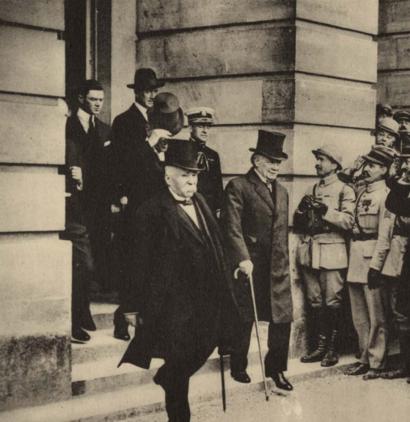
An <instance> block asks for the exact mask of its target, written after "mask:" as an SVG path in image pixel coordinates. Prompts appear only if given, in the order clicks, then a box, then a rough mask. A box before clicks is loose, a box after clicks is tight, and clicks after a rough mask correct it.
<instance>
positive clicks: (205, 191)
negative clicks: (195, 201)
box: [186, 107, 223, 215]
mask: <svg viewBox="0 0 410 422" xmlns="http://www.w3.org/2000/svg"><path fill="white" fill-rule="evenodd" d="M214 114H215V112H214V110H213V109H212V108H209V107H195V108H192V109H190V110H188V111H187V112H186V115H187V117H188V124H189V125H190V126H195V125H203V126H212V125H213V124H214ZM190 141H191V142H195V144H196V145H197V147H198V151H199V152H200V153H202V157H203V158H202V159H203V161H204V164H205V166H206V169H205V170H204V171H203V172H201V173H199V175H198V192H199V193H201V194H202V195H203V196H204V197H205V199H206V202H207V204H208V206H209V207H210V208H211V210H212V212H213V213H214V215H218V214H219V212H220V209H221V207H222V198H223V185H222V171H221V162H220V159H219V154H218V153H217V152H216V151H215V150H213V149H212V148H209V147H208V146H207V145H206V143H205V142H203V141H201V140H200V139H196V138H195V137H194V136H192V133H191V138H190Z"/></svg>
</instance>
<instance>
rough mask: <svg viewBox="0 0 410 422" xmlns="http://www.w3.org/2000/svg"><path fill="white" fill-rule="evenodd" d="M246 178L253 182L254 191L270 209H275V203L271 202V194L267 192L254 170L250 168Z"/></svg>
mask: <svg viewBox="0 0 410 422" xmlns="http://www.w3.org/2000/svg"><path fill="white" fill-rule="evenodd" d="M248 179H249V181H250V182H251V183H253V185H254V188H255V191H256V193H257V194H258V195H259V196H260V197H261V198H262V199H263V201H265V202H266V204H267V205H268V206H269V208H270V209H271V210H272V211H275V205H274V204H273V200H272V195H271V193H270V192H269V189H268V188H267V186H266V185H265V184H264V183H263V182H262V180H261V179H259V177H258V176H257V174H256V173H255V171H254V170H253V169H252V170H250V171H249V173H248Z"/></svg>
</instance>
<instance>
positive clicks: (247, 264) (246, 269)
mask: <svg viewBox="0 0 410 422" xmlns="http://www.w3.org/2000/svg"><path fill="white" fill-rule="evenodd" d="M239 271H241V272H242V273H244V274H245V275H246V276H247V277H250V276H251V275H252V271H253V263H252V261H251V260H250V259H247V260H245V261H241V262H240V263H239Z"/></svg>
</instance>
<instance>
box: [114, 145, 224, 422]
mask: <svg viewBox="0 0 410 422" xmlns="http://www.w3.org/2000/svg"><path fill="white" fill-rule="evenodd" d="M164 165H165V181H166V184H167V187H168V188H167V189H165V190H164V191H162V192H160V193H158V194H157V195H155V196H154V197H152V198H151V199H150V200H149V201H147V202H145V203H144V204H143V205H141V206H140V207H139V208H138V210H137V212H136V214H135V217H134V218H135V225H134V227H135V234H134V245H133V248H132V260H131V264H130V265H131V268H132V273H131V275H132V277H131V278H130V280H129V286H128V294H127V295H126V296H125V297H124V303H123V307H124V311H126V312H127V320H128V321H129V322H130V323H131V324H132V325H137V327H136V332H135V337H134V339H133V341H132V342H131V344H130V346H129V347H128V349H127V351H126V353H125V355H124V356H123V358H122V360H121V362H120V364H121V363H124V362H128V363H132V364H134V365H137V366H140V367H142V368H149V365H150V361H151V358H154V357H156V358H162V359H164V360H165V363H164V365H162V366H161V367H160V368H159V370H158V372H157V373H156V375H155V377H154V381H155V383H156V384H159V385H160V386H161V387H162V388H163V389H164V391H165V403H166V410H167V413H168V418H169V421H171V422H186V421H189V420H190V409H189V403H188V388H189V379H190V377H191V376H192V375H193V374H194V373H195V372H196V371H197V370H198V369H199V368H200V367H201V366H202V365H203V364H204V363H205V362H206V360H207V358H208V357H209V356H210V354H211V353H212V351H213V350H214V348H215V347H216V346H217V344H218V337H219V324H220V314H221V310H222V301H223V300H224V299H225V298H229V297H230V287H229V277H227V275H228V273H227V271H226V268H225V263H224V257H223V249H222V239H221V235H220V232H219V228H218V224H217V222H216V220H215V218H214V217H213V215H212V212H211V210H210V209H209V207H208V206H207V204H206V202H205V200H204V198H203V197H202V196H201V195H200V194H198V193H196V190H197V182H198V173H199V172H200V171H202V170H203V167H201V165H200V157H199V154H198V150H197V148H196V146H195V145H194V144H193V143H192V142H188V141H185V140H180V139H173V140H172V141H171V142H170V143H169V146H168V149H167V150H166V151H165V161H164ZM137 314H138V315H137ZM137 320H138V321H139V322H141V321H142V324H140V325H138V324H137Z"/></svg>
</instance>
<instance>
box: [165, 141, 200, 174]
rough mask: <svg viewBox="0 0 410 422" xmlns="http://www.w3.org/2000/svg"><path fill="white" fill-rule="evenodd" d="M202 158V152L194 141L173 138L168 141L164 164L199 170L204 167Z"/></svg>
mask: <svg viewBox="0 0 410 422" xmlns="http://www.w3.org/2000/svg"><path fill="white" fill-rule="evenodd" d="M203 158H204V156H203V153H202V152H201V151H199V150H198V146H197V145H196V144H195V142H189V141H186V140H184V139H175V138H174V139H172V140H170V141H169V142H168V148H167V150H166V151H165V161H164V165H166V166H173V167H179V168H182V169H185V170H191V171H201V170H205V168H206V165H205V163H204V159H203Z"/></svg>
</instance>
